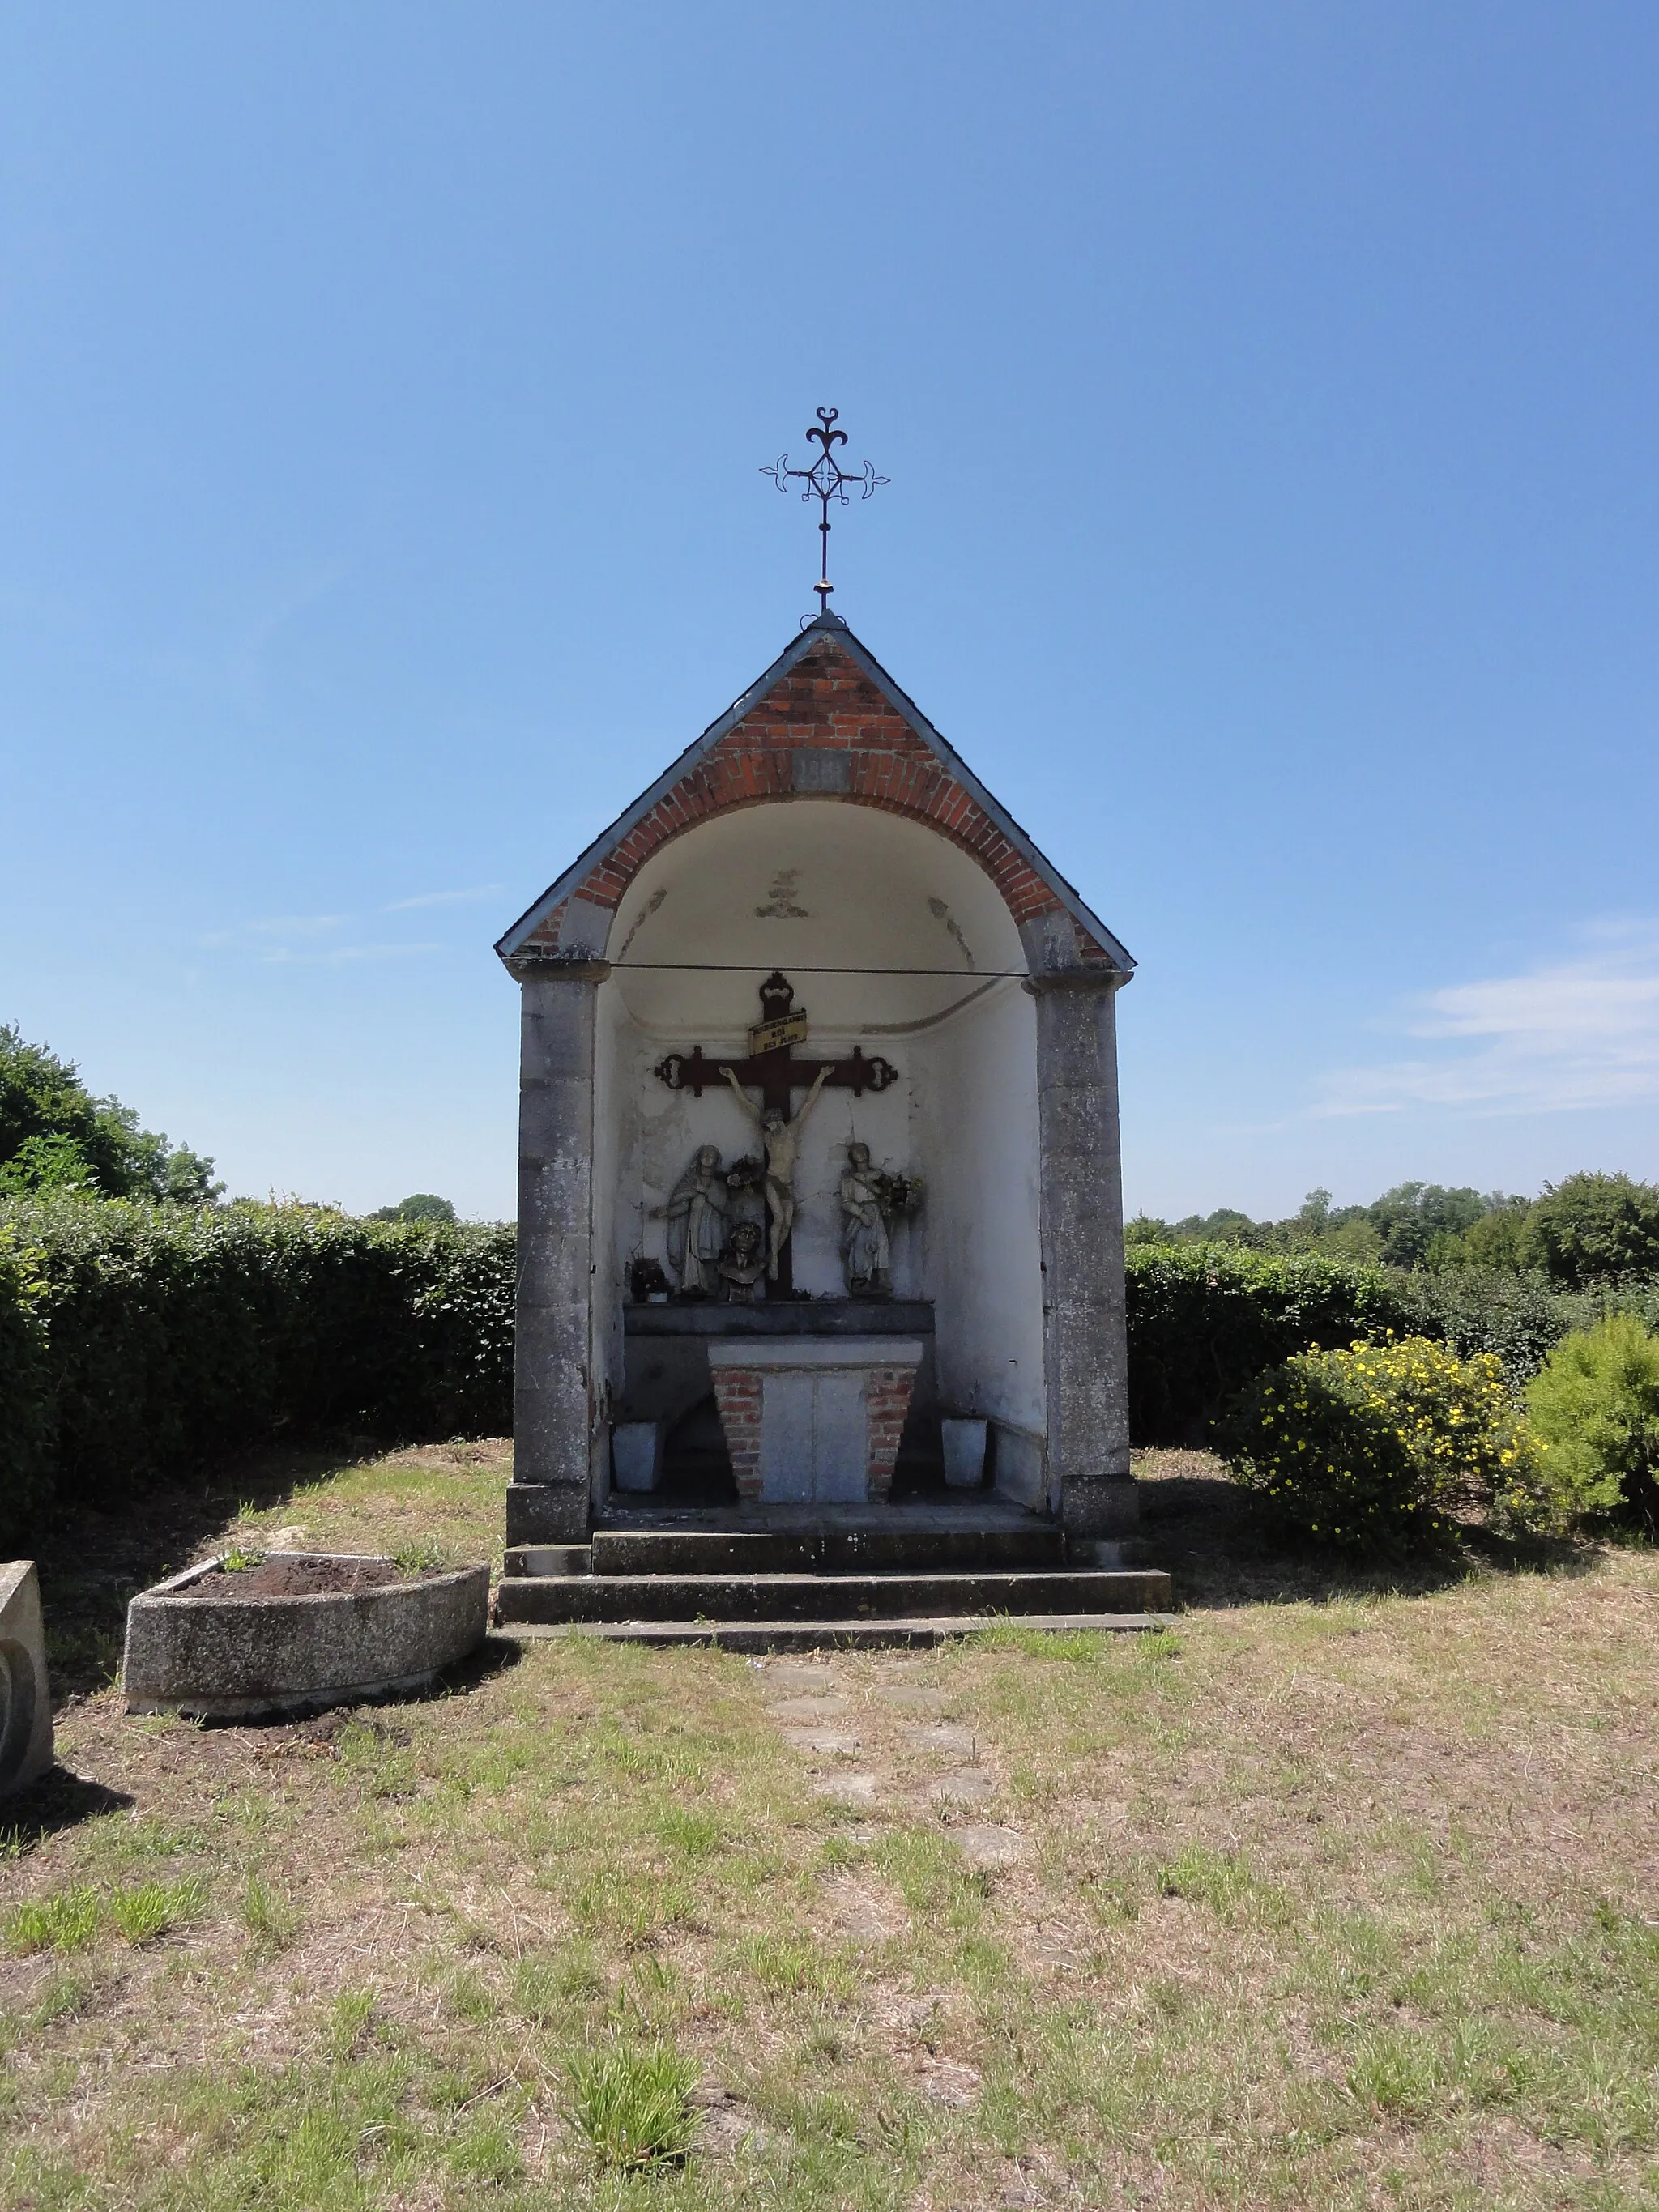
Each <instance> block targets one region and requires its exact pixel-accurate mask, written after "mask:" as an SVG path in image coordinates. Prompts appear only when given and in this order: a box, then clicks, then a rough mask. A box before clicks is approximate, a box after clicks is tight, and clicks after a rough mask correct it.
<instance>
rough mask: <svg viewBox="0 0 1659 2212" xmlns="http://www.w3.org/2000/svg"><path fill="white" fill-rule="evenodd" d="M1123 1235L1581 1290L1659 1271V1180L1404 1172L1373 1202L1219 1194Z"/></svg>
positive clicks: (1139, 1220) (1138, 1221)
mask: <svg viewBox="0 0 1659 2212" xmlns="http://www.w3.org/2000/svg"><path fill="white" fill-rule="evenodd" d="M1124 1235H1125V1237H1126V1240H1127V1243H1130V1244H1131V1245H1137V1244H1231V1245H1238V1246H1242V1247H1243V1248H1244V1249H1247V1250H1250V1251H1256V1252H1278V1253H1294V1252H1319V1253H1323V1254H1325V1255H1328V1257H1330V1258H1332V1259H1337V1260H1348V1261H1355V1262H1357V1263H1358V1264H1359V1265H1361V1266H1366V1265H1370V1266H1376V1265H1381V1266H1383V1267H1407V1268H1413V1269H1429V1270H1433V1271H1437V1272H1438V1271H1442V1270H1445V1269H1449V1268H1458V1267H1483V1268H1497V1269H1500V1270H1503V1271H1505V1272H1508V1273H1526V1272H1534V1273H1539V1274H1541V1275H1543V1276H1544V1277H1546V1278H1547V1279H1548V1280H1549V1281H1550V1282H1551V1283H1553V1284H1555V1285H1558V1286H1559V1288H1561V1289H1563V1290H1570V1291H1583V1290H1592V1289H1595V1288H1599V1287H1601V1286H1605V1285H1612V1286H1617V1285H1621V1284H1632V1283H1644V1282H1647V1281H1650V1280H1651V1279H1653V1278H1654V1277H1655V1276H1659V1184H1655V1183H1650V1182H1638V1181H1637V1180H1636V1179H1635V1178H1634V1177H1632V1176H1627V1175H1619V1174H1599V1173H1594V1172H1590V1171H1589V1170H1586V1171H1584V1172H1583V1173H1581V1174H1578V1175H1571V1176H1566V1177H1565V1180H1564V1181H1562V1182H1559V1183H1546V1184H1545V1186H1544V1188H1543V1190H1542V1192H1541V1194H1539V1196H1538V1197H1536V1198H1522V1197H1516V1196H1511V1195H1510V1194H1506V1193H1504V1192H1503V1191H1486V1192H1481V1191H1478V1190H1474V1189H1471V1188H1468V1187H1467V1186H1463V1187H1460V1188H1455V1189H1450V1188H1447V1187H1446V1186H1445V1185H1444V1184H1443V1183H1437V1182H1402V1183H1396V1184H1395V1187H1394V1188H1393V1189H1392V1190H1386V1191H1384V1192H1383V1195H1382V1196H1381V1198H1377V1199H1373V1200H1372V1201H1371V1203H1370V1205H1369V1206H1333V1204H1332V1203H1331V1194H1330V1193H1329V1191H1328V1190H1312V1191H1310V1192H1309V1194H1308V1195H1307V1197H1306V1198H1305V1199H1304V1200H1303V1202H1302V1206H1301V1207H1300V1209H1299V1211H1298V1212H1295V1213H1293V1214H1291V1215H1290V1216H1289V1217H1288V1218H1286V1219H1285V1220H1283V1221H1254V1220H1252V1219H1251V1218H1250V1216H1249V1214H1248V1213H1241V1212H1237V1209H1235V1208H1233V1207H1231V1206H1220V1207H1218V1208H1217V1210H1216V1211H1215V1212H1212V1213H1206V1214H1196V1213H1191V1214H1188V1216H1187V1217H1186V1218H1185V1219H1184V1220H1181V1221H1163V1220H1158V1219H1156V1218H1152V1216H1150V1215H1147V1214H1144V1213H1142V1214H1139V1215H1137V1216H1136V1218H1134V1219H1133V1221H1131V1222H1130V1223H1129V1224H1128V1225H1127V1228H1126V1230H1125V1231H1124Z"/></svg>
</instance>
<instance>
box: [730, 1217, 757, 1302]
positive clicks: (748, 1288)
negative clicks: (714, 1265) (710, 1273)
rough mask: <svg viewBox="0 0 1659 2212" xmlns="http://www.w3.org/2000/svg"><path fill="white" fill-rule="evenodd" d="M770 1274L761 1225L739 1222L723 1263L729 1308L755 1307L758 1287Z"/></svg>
mask: <svg viewBox="0 0 1659 2212" xmlns="http://www.w3.org/2000/svg"><path fill="white" fill-rule="evenodd" d="M764 1273H766V1240H765V1238H764V1237H763V1236H762V1235H761V1228H760V1224H759V1222H758V1221H748V1220H744V1221H739V1222H738V1225H737V1226H736V1227H735V1228H734V1229H733V1230H732V1241H731V1243H729V1244H728V1245H727V1246H726V1257H725V1258H724V1259H723V1260H722V1261H720V1280H721V1281H722V1282H723V1283H724V1284H725V1285H726V1304H727V1305H732V1306H742V1305H751V1304H753V1303H754V1297H755V1285H756V1284H757V1282H758V1281H759V1280H760V1279H761V1277H762V1276H763V1274H764Z"/></svg>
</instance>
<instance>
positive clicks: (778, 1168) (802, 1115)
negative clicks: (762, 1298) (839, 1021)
mask: <svg viewBox="0 0 1659 2212" xmlns="http://www.w3.org/2000/svg"><path fill="white" fill-rule="evenodd" d="M720 1073H721V1074H722V1075H723V1076H724V1077H725V1078H726V1081H727V1082H728V1083H729V1084H730V1085H731V1086H732V1096H733V1097H735V1098H736V1100H737V1102H738V1105H739V1106H741V1107H742V1109H743V1110H744V1113H745V1114H746V1115H748V1116H749V1118H750V1121H752V1122H753V1123H754V1124H755V1127H757V1129H758V1130H759V1131H760V1133H761V1143H762V1144H763V1146H765V1148H766V1211H767V1213H768V1215H769V1217H770V1220H771V1231H770V1234H769V1237H768V1238H767V1241H766V1273H767V1276H768V1278H769V1280H770V1281H772V1282H776V1280H777V1279H778V1255H779V1253H780V1252H781V1251H782V1249H783V1248H784V1246H785V1244H786V1243H787V1242H788V1239H789V1234H790V1231H792V1230H793V1228H794V1225H795V1155H796V1153H797V1152H799V1148H800V1125H801V1123H802V1122H803V1121H805V1119H806V1117H807V1115H809V1114H810V1113H811V1110H812V1109H813V1107H814V1105H816V1103H817V1096H818V1093H819V1091H822V1090H823V1086H824V1084H825V1082H826V1081H827V1080H828V1079H829V1063H828V1062H827V1061H826V1062H825V1063H824V1064H823V1066H821V1067H820V1068H819V1069H818V1072H817V1075H815V1076H814V1077H813V1079H812V1088H811V1090H810V1091H808V1092H807V1094H806V1096H805V1098H804V1099H803V1100H802V1102H801V1105H800V1109H799V1112H797V1113H796V1114H794V1115H793V1116H792V1115H787V1114H785V1113H783V1112H782V1110H781V1109H780V1108H778V1107H776V1106H769V1107H768V1108H767V1109H766V1110H765V1112H764V1113H763V1112H762V1111H761V1109H760V1108H759V1107H758V1106H757V1105H756V1104H755V1103H754V1102H753V1100H752V1099H750V1097H749V1095H748V1093H747V1092H746V1091H744V1087H743V1085H742V1084H740V1083H739V1082H738V1079H737V1075H736V1073H735V1072H734V1071H733V1070H732V1069H731V1068H729V1067H726V1066H722V1067H721V1069H720Z"/></svg>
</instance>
